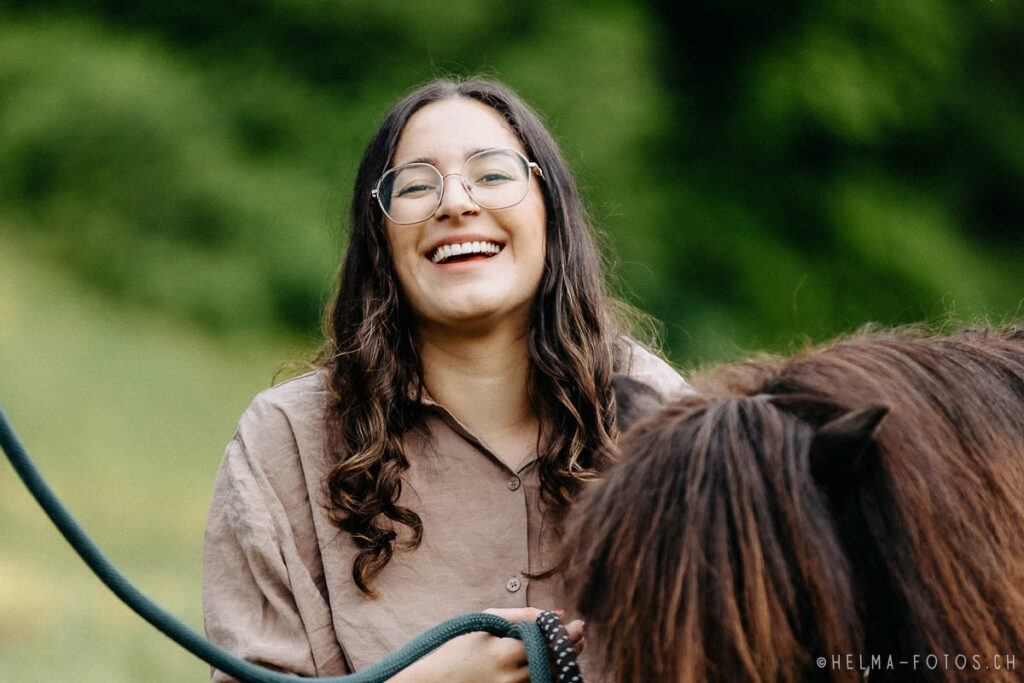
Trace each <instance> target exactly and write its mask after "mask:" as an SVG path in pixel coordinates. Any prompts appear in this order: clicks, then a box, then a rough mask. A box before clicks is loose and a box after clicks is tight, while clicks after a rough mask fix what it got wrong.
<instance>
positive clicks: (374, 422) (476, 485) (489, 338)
mask: <svg viewBox="0 0 1024 683" xmlns="http://www.w3.org/2000/svg"><path fill="white" fill-rule="evenodd" d="M351 222H352V226H351V235H350V238H349V244H348V252H347V255H346V258H345V261H344V263H343V265H342V268H341V273H340V277H339V286H338V291H337V294H336V296H335V298H334V301H333V303H332V306H331V310H330V312H329V314H328V316H327V318H326V325H325V327H326V330H327V333H328V336H329V339H330V341H329V342H328V344H327V346H326V349H325V351H324V353H323V354H322V361H321V363H320V367H319V369H318V370H317V371H315V372H312V373H310V374H307V375H303V376H301V377H298V378H295V379H293V380H290V381H288V382H285V383H283V384H281V385H279V386H277V387H274V388H273V389H270V390H268V391H266V392H264V393H262V394H261V395H260V396H258V397H257V398H256V400H255V401H254V402H253V404H252V406H251V407H250V408H249V410H248V411H247V412H246V413H245V415H243V417H242V419H241V422H240V424H239V427H238V432H237V434H236V436H235V438H234V440H233V441H232V442H231V444H230V445H229V446H228V449H227V452H226V454H225V456H224V460H223V463H222V465H221V469H220V472H219V474H218V478H217V483H216V488H215V492H214V501H213V504H212V507H211V511H210V518H209V524H208V528H207V535H206V545H205V555H204V613H205V622H206V628H207V632H208V634H209V635H210V637H211V638H212V639H213V640H215V641H218V642H220V643H222V644H224V645H226V646H227V647H228V648H229V649H231V650H233V651H235V652H236V653H238V654H240V655H241V656H243V657H246V658H248V659H251V660H253V661H258V662H262V663H266V664H269V665H271V666H274V667H277V668H280V669H284V670H287V671H293V672H296V673H301V674H309V675H314V674H315V675H319V676H324V675H335V674H339V673H344V672H347V671H351V670H353V669H361V668H363V667H365V666H367V665H368V664H370V663H372V662H374V661H377V660H378V659H380V658H381V657H383V656H384V655H386V654H387V653H389V652H391V651H393V650H395V649H396V648H398V647H400V646H401V645H403V644H404V643H405V642H407V641H408V640H410V639H411V638H413V637H414V636H415V635H417V634H418V633H421V632H422V631H424V630H426V629H427V628H429V627H431V626H433V625H435V624H436V623H438V622H440V621H442V620H444V619H446V618H449V617H451V616H454V615H457V614H461V613H466V612H476V611H481V610H484V609H493V610H494V611H496V612H497V613H498V614H501V615H502V616H505V617H506V618H509V619H511V620H513V621H515V620H520V619H533V618H535V616H536V614H537V608H555V609H559V608H562V607H564V592H563V587H562V582H561V580H560V579H559V578H558V577H553V578H548V579H543V580H542V579H531V578H530V577H532V576H537V575H540V574H543V573H544V572H545V571H546V570H548V569H550V568H551V567H552V566H553V565H554V562H555V557H554V551H555V547H556V546H557V539H558V530H559V527H560V518H561V516H562V514H563V513H564V511H565V510H566V509H567V508H568V506H569V505H570V504H571V503H572V502H573V501H574V499H575V497H576V495H577V493H578V491H579V490H580V487H581V485H582V483H583V482H585V481H587V480H589V479H592V478H593V477H595V476H596V475H597V474H598V473H599V472H600V471H601V470H602V469H603V468H604V467H605V466H606V465H607V464H608V463H609V461H610V460H611V459H612V458H614V457H615V453H616V446H615V439H616V436H617V428H616V423H615V397H614V393H613V391H612V388H611V386H612V385H611V382H612V377H613V374H615V373H620V374H625V375H629V376H630V377H632V378H633V379H635V380H638V381H639V382H642V383H644V384H647V385H649V386H652V387H654V389H656V390H657V391H658V392H660V393H661V394H663V395H665V396H668V397H671V396H675V395H678V394H681V393H684V392H686V391H687V390H688V387H687V385H686V384H685V382H684V381H683V380H682V379H681V378H680V377H679V376H678V375H677V374H676V373H675V372H674V371H673V370H672V369H671V368H670V367H669V366H668V365H667V364H666V363H665V362H664V361H662V360H661V359H659V358H657V357H655V356H653V355H652V354H650V353H649V352H647V351H645V350H644V349H642V348H640V347H639V346H638V345H637V344H635V343H633V342H631V341H629V340H628V339H627V338H626V337H625V336H623V328H622V327H621V325H620V324H619V321H618V320H617V319H616V316H615V315H614V314H613V312H612V308H611V307H610V304H609V300H607V299H606V297H605V293H604V288H603V282H602V277H601V272H600V267H599V260H598V255H597V253H596V250H595V247H594V244H593V239H592V236H591V233H590V228H589V226H588V224H587V222H586V218H585V216H584V212H583V210H582V208H581V205H580V200H579V197H578V195H577V192H576V188H575V184H574V182H573V180H572V177H571V175H570V174H569V171H568V169H567V168H566V165H565V162H564V161H563V159H562V158H561V155H560V153H559V151H558V148H557V146H556V145H555V143H554V141H553V140H552V138H551V136H550V135H549V134H548V133H547V131H546V130H545V129H544V127H543V125H542V124H541V123H540V121H539V120H538V118H537V117H536V115H535V114H533V113H532V112H531V111H530V110H529V109H528V108H527V107H526V106H525V105H524V104H523V103H522V102H521V101H520V100H519V99H518V98H517V97H516V96H515V95H514V94H513V93H511V92H509V91H508V90H507V89H505V88H504V87H502V86H499V85H497V84H494V83H490V82H486V81H480V80H472V81H468V82H464V83H456V82H451V81H438V82H436V83H432V84H430V85H427V86H425V87H423V88H421V89H420V90H417V91H416V92H414V93H413V94H411V95H409V96H408V97H406V98H405V99H404V100H402V101H401V102H400V103H399V104H398V105H397V106H396V107H395V108H394V109H393V110H392V111H391V113H390V114H388V116H387V117H386V118H385V120H384V122H383V123H382V124H381V126H380V128H379V129H378V130H377V132H376V134H375V135H374V137H373V139H372V140H371V142H370V144H369V147H368V148H367V150H366V153H365V155H364V157H363V161H362V164H361V166H360V169H359V173H358V175H357V178H356V183H355V191H354V196H353V200H352V208H351ZM571 617H572V615H566V618H565V619H566V621H569V620H570V619H571ZM568 630H569V632H570V635H572V636H573V638H575V639H577V640H579V639H581V638H582V631H583V625H582V623H581V622H579V621H572V622H570V623H569V624H568ZM584 668H585V669H586V663H585V662H584ZM526 677H527V671H526V660H525V655H524V652H523V648H522V646H521V644H520V643H518V642H517V641H514V640H510V639H502V638H496V637H494V636H490V635H487V634H470V635H467V636H463V637H461V638H457V639H454V640H452V641H450V642H449V643H448V644H447V645H445V646H443V647H441V648H439V649H438V650H437V651H435V652H434V653H433V654H431V655H430V656H428V657H426V658H424V659H423V660H421V661H420V662H418V663H417V664H416V665H414V666H412V667H410V668H409V669H407V670H406V671H404V672H403V673H402V674H401V675H400V676H398V677H396V679H395V680H406V681H421V680H422V681H429V680H446V681H462V680H466V681H470V680H472V681H480V680H488V681H490V680H494V681H499V680H509V681H511V680H525V679H526ZM214 679H215V680H219V679H220V676H219V674H218V673H217V672H215V673H214Z"/></svg>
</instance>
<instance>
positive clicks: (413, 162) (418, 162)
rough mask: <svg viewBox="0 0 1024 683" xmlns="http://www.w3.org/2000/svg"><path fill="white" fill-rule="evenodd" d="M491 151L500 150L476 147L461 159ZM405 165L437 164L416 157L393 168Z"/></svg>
mask: <svg viewBox="0 0 1024 683" xmlns="http://www.w3.org/2000/svg"><path fill="white" fill-rule="evenodd" d="M493 149H501V147H478V148H476V149H473V150H470V151H469V152H468V153H467V154H466V156H465V157H463V161H465V160H466V159H468V158H470V157H471V156H473V155H474V154H479V153H480V152H489V151H491V150H493ZM407 164H430V165H431V166H434V167H437V165H438V162H437V159H435V158H434V157H416V158H415V159H411V160H410V161H406V162H403V163H401V164H395V166H405V165H407Z"/></svg>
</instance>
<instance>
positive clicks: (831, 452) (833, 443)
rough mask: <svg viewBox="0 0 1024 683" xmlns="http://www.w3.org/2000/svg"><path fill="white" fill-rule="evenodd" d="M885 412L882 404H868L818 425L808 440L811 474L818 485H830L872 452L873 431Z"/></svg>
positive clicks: (844, 475) (854, 468)
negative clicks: (812, 436)
mask: <svg viewBox="0 0 1024 683" xmlns="http://www.w3.org/2000/svg"><path fill="white" fill-rule="evenodd" d="M888 413H889V409H888V408H887V407H886V406H882V405H875V406H870V407H868V408H864V409H862V410H855V411H853V412H850V413H846V414H845V415H842V416H840V417H837V418H836V419H834V420H832V421H830V422H827V423H825V424H824V425H822V426H821V427H819V428H818V431H817V433H816V434H815V435H814V440H813V441H812V442H811V476H813V477H814V479H815V480H816V481H818V482H819V483H821V484H833V483H839V482H841V481H842V479H843V478H844V477H846V476H849V475H852V474H854V473H856V472H857V471H859V470H860V469H861V467H862V466H863V465H864V461H865V458H866V457H867V456H868V455H869V454H870V453H872V452H874V447H875V444H874V434H875V430H876V429H877V428H878V425H879V424H880V423H881V422H882V420H883V419H884V418H885V416H886V415H888Z"/></svg>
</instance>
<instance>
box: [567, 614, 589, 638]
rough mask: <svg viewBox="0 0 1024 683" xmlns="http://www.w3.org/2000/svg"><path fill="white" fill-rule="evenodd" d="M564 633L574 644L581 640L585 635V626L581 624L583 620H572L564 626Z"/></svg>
mask: <svg viewBox="0 0 1024 683" xmlns="http://www.w3.org/2000/svg"><path fill="white" fill-rule="evenodd" d="M565 632H566V633H568V634H569V638H570V640H572V642H574V643H575V642H577V641H579V640H582V639H583V636H584V635H586V632H587V626H586V624H584V623H583V620H581V619H574V620H572V621H570V622H569V623H568V624H566V625H565Z"/></svg>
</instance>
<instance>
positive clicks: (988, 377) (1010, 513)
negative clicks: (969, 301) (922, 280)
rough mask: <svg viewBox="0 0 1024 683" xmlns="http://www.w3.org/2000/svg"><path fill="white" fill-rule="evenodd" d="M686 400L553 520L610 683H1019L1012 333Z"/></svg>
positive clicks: (1020, 414)
mask: <svg viewBox="0 0 1024 683" xmlns="http://www.w3.org/2000/svg"><path fill="white" fill-rule="evenodd" d="M694 384H695V386H696V387H697V388H698V390H699V391H700V395H699V396H698V395H694V396H690V397H686V398H683V399H681V400H680V401H678V402H676V403H675V404H674V405H672V406H670V407H668V408H666V409H665V410H664V411H663V412H661V413H660V414H658V415H657V416H656V417H654V418H652V419H650V420H647V421H645V422H643V423H641V424H639V425H638V426H637V427H636V428H635V429H634V430H632V431H631V432H630V433H629V434H628V435H627V436H626V437H625V438H624V439H623V444H622V450H623V455H624V457H623V460H622V463H621V464H619V465H617V466H616V467H614V468H612V469H611V470H609V471H608V472H607V473H606V475H605V477H604V478H603V479H602V480H601V481H600V482H598V483H597V484H595V485H594V486H593V487H592V488H590V489H589V490H588V491H587V492H586V494H584V495H583V496H582V497H581V498H580V501H579V502H578V503H577V504H576V505H575V506H574V508H573V511H572V513H571V515H570V519H569V521H568V522H567V526H566V542H567V548H568V560H567V563H566V572H565V577H566V582H567V583H568V584H569V585H571V586H572V587H573V589H574V594H575V595H574V598H573V602H571V603H570V605H571V604H573V603H575V604H578V605H579V606H580V609H581V611H582V614H583V616H584V618H585V619H587V623H588V624H589V625H590V626H591V629H592V630H591V633H592V635H591V636H589V638H590V639H591V644H590V646H589V647H590V649H594V650H597V651H598V652H599V653H601V655H602V656H603V657H604V659H605V660H606V667H607V669H606V670H608V671H611V672H614V677H615V680H618V681H665V682H669V681H673V682H686V683H708V682H712V681H723V682H724V681H730V682H732V681H737V682H741V681H780V682H792V683H796V682H803V681H851V682H852V681H860V680H864V679H865V678H868V679H869V680H870V681H910V680H913V681H965V680H972V681H973V680H986V681H1016V680H1020V670H1021V667H1022V663H1021V661H1020V654H1021V653H1022V652H1024V534H1022V530H1024V330H1021V329H1016V330H1013V329H1007V330H1004V331H1001V332H985V331H969V332H961V333H958V334H955V335H951V336H949V337H936V338H916V337H914V336H913V335H907V334H886V335H871V336H859V337H856V338H853V339H848V340H845V341H843V342H840V343H836V344H832V345H829V346H826V347H823V348H820V349H814V350H811V351H808V352H805V353H802V354H800V355H798V356H797V357H795V358H792V359H790V360H788V361H779V362H762V363H743V364H740V365H736V366H731V367H726V368H723V369H719V370H717V371H716V372H713V373H711V374H710V375H709V376H706V377H701V378H697V379H696V380H695V382H694ZM595 645H596V646H597V647H596V648H595V647H594V646H595Z"/></svg>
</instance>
